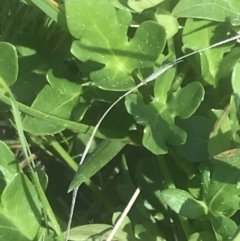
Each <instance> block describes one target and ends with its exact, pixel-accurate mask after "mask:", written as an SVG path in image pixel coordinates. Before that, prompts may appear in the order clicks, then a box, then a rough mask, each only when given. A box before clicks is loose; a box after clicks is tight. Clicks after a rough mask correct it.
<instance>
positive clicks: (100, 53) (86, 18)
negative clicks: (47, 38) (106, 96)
mask: <svg viewBox="0 0 240 241" xmlns="http://www.w3.org/2000/svg"><path fill="white" fill-rule="evenodd" d="M65 3H66V13H67V23H68V27H69V31H70V33H71V34H72V35H73V36H74V37H76V38H77V39H80V40H76V41H74V42H73V44H72V48H71V51H72V53H73V54H74V55H75V56H76V57H77V58H78V59H79V60H81V61H83V62H86V61H88V60H92V61H95V62H98V63H101V64H104V67H103V68H102V69H100V70H95V71H92V72H91V74H90V78H91V79H92V80H93V81H94V82H95V84H96V85H97V86H98V87H100V88H102V89H106V90H117V91H125V90H128V89H131V88H132V87H133V86H134V80H133V77H132V71H133V70H134V69H137V68H145V67H151V66H152V65H153V63H154V62H155V61H156V60H157V58H158V56H159V54H160V53H161V52H162V50H163V47H164V45H165V40H166V34H165V30H164V28H163V27H161V26H160V25H159V24H157V23H156V22H153V21H146V22H144V23H142V24H141V25H140V26H139V28H138V29H137V31H136V33H135V36H134V37H133V38H132V39H131V40H129V39H128V36H127V31H128V28H129V25H130V22H131V18H132V17H131V13H130V12H128V11H126V10H119V11H117V12H116V9H115V8H114V7H113V5H112V4H111V3H109V2H108V1H106V0H89V1H78V0H66V1H65Z"/></svg>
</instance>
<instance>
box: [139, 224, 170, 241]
mask: <svg viewBox="0 0 240 241" xmlns="http://www.w3.org/2000/svg"><path fill="white" fill-rule="evenodd" d="M135 235H136V237H137V238H138V239H137V240H141V241H145V240H148V241H166V240H165V239H164V238H163V235H162V234H161V232H160V230H159V227H157V226H156V225H153V223H150V222H145V223H141V224H137V225H136V227H135Z"/></svg>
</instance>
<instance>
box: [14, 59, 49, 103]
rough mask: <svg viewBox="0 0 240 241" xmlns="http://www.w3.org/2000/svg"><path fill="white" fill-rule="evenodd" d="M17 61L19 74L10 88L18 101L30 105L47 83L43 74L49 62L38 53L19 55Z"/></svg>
mask: <svg viewBox="0 0 240 241" xmlns="http://www.w3.org/2000/svg"><path fill="white" fill-rule="evenodd" d="M18 62H19V75H18V79H17V81H16V82H15V83H14V84H13V85H12V86H11V90H12V92H13V94H14V96H15V98H16V99H17V100H18V101H19V102H21V103H24V104H27V105H31V104H32V102H33V101H34V99H35V98H36V96H37V95H38V93H39V92H40V91H41V90H42V89H43V87H44V86H45V85H46V84H47V81H46V76H45V74H46V72H47V68H48V66H49V64H48V63H46V61H44V60H43V59H41V58H40V56H39V55H38V54H35V55H31V56H24V57H20V58H19V59H18ZM26 93H27V94H26Z"/></svg>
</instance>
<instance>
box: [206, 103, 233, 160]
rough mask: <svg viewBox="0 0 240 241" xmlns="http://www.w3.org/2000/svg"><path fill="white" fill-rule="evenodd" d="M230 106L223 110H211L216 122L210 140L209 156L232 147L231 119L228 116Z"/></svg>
mask: <svg viewBox="0 0 240 241" xmlns="http://www.w3.org/2000/svg"><path fill="white" fill-rule="evenodd" d="M229 108H230V106H228V107H226V108H225V110H224V111H222V110H211V113H210V115H211V118H212V119H213V120H215V124H214V127H213V130H212V132H211V133H210V136H209V141H208V153H209V156H214V155H216V154H219V153H220V152H223V151H226V150H229V149H230V143H231V138H232V134H231V121H230V119H229V117H228V114H229Z"/></svg>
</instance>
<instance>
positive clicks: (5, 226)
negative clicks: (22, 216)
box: [0, 209, 32, 241]
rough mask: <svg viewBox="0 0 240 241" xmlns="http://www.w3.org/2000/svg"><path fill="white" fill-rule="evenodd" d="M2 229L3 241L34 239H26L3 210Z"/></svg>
mask: <svg viewBox="0 0 240 241" xmlns="http://www.w3.org/2000/svg"><path fill="white" fill-rule="evenodd" d="M0 229H1V240H11V239H12V240H19V241H32V239H29V238H28V237H26V236H25V235H24V234H23V233H22V232H21V230H19V229H18V227H16V226H15V225H14V223H13V222H12V221H10V220H9V219H8V217H7V216H5V215H4V214H3V213H2V210H1V209H0Z"/></svg>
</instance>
